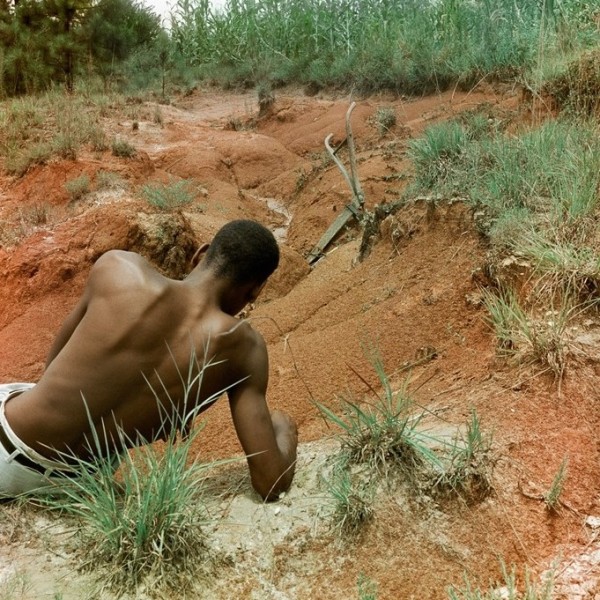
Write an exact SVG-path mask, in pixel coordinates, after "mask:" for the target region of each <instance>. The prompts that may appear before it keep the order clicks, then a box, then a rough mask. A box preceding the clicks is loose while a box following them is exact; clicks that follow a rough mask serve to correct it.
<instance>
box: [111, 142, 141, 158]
mask: <svg viewBox="0 0 600 600" xmlns="http://www.w3.org/2000/svg"><path fill="white" fill-rule="evenodd" d="M111 149H112V153H113V156H118V157H120V158H132V157H134V156H135V155H136V154H137V150H136V149H135V148H134V147H133V146H132V145H131V144H130V143H129V142H127V141H126V140H122V139H120V138H115V139H114V140H113V142H112V144H111Z"/></svg>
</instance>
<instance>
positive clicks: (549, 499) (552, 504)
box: [543, 456, 569, 511]
mask: <svg viewBox="0 0 600 600" xmlns="http://www.w3.org/2000/svg"><path fill="white" fill-rule="evenodd" d="M568 464H569V459H568V458H567V457H566V456H565V457H564V458H563V460H562V462H561V463H560V466H559V467H558V471H557V472H556V475H555V476H554V479H553V480H552V484H551V485H550V488H549V489H548V491H547V492H546V493H545V494H544V495H543V497H544V502H545V503H546V508H548V510H550V511H557V510H558V508H559V506H560V497H561V495H562V492H563V488H564V485H565V479H566V478H567V467H568Z"/></svg>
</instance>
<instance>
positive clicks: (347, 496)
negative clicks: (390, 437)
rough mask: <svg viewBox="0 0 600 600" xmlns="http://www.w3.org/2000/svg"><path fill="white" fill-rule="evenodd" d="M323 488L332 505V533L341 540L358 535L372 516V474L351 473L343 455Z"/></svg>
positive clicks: (373, 512) (373, 486) (373, 511)
mask: <svg viewBox="0 0 600 600" xmlns="http://www.w3.org/2000/svg"><path fill="white" fill-rule="evenodd" d="M326 486H327V489H328V491H329V494H330V496H331V498H332V501H333V514H332V523H333V527H334V530H335V531H336V532H337V533H338V535H340V537H343V536H346V535H350V536H352V535H357V534H358V533H360V532H361V531H362V529H363V528H364V526H365V525H366V524H367V523H369V522H370V521H371V520H372V518H373V516H374V514H375V509H374V499H375V484H374V481H373V480H372V478H371V474H369V473H365V472H364V471H363V472H360V471H359V472H357V471H353V470H351V469H350V467H349V465H348V464H347V463H346V457H344V456H343V455H342V456H341V457H340V458H339V459H338V463H337V464H336V465H335V466H334V469H333V471H332V474H331V478H330V479H328V480H327V481H326Z"/></svg>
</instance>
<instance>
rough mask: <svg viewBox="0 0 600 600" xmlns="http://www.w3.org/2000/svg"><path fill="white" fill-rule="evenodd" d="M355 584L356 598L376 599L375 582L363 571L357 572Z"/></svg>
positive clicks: (364, 599)
mask: <svg viewBox="0 0 600 600" xmlns="http://www.w3.org/2000/svg"><path fill="white" fill-rule="evenodd" d="M356 585H357V587H358V600H377V584H376V583H375V582H374V581H373V580H372V579H370V578H369V577H367V576H366V575H365V574H364V573H359V575H358V581H357V583H356Z"/></svg>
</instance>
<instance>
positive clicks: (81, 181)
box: [65, 173, 90, 202]
mask: <svg viewBox="0 0 600 600" xmlns="http://www.w3.org/2000/svg"><path fill="white" fill-rule="evenodd" d="M65 189H66V190H67V193H68V194H69V198H70V199H71V202H76V201H77V200H79V199H81V198H82V197H83V196H85V195H86V194H87V193H88V192H89V191H90V178H89V177H88V175H86V174H85V173H84V174H83V175H80V176H79V177H75V179H71V180H70V181H67V183H65Z"/></svg>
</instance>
